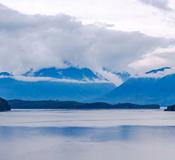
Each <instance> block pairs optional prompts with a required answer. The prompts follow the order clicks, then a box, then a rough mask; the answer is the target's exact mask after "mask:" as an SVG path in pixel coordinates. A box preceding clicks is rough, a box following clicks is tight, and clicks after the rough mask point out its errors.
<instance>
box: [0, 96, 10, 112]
mask: <svg viewBox="0 0 175 160" xmlns="http://www.w3.org/2000/svg"><path fill="white" fill-rule="evenodd" d="M10 110H11V107H10V105H9V104H8V101H6V100H5V99H3V98H0V112H4V111H10Z"/></svg>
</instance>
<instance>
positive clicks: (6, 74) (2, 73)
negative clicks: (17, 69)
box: [0, 72, 13, 77]
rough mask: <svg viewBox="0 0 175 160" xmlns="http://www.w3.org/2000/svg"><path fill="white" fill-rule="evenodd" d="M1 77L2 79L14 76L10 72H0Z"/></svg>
mask: <svg viewBox="0 0 175 160" xmlns="http://www.w3.org/2000/svg"><path fill="white" fill-rule="evenodd" d="M0 76H2V77H11V76H13V74H11V73H8V72H0Z"/></svg>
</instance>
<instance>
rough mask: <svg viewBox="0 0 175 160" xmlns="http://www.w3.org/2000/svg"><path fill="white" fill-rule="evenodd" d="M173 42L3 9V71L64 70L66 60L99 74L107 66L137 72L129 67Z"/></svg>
mask: <svg viewBox="0 0 175 160" xmlns="http://www.w3.org/2000/svg"><path fill="white" fill-rule="evenodd" d="M173 41H174V40H170V39H165V38H156V37H152V36H147V35H145V34H142V33H140V32H122V31H116V30H110V29H107V28H106V27H104V26H99V25H93V24H92V25H84V24H82V23H81V21H78V20H77V19H76V18H75V17H71V16H68V15H64V14H58V15H56V16H45V15H25V14H21V13H19V12H16V11H13V10H11V9H9V8H7V7H4V6H0V71H8V72H14V73H23V72H25V71H27V70H29V69H30V68H34V69H39V68H43V67H51V66H56V67H64V66H65V64H64V62H65V61H68V62H70V63H71V64H73V65H78V66H80V67H89V68H91V69H93V70H94V71H96V72H101V73H102V72H103V71H102V68H104V67H105V68H109V69H111V70H112V71H130V72H133V73H134V72H135V70H136V69H135V67H131V66H132V65H130V64H133V63H140V62H138V61H137V60H138V59H141V58H142V57H143V56H144V55H145V54H147V53H151V52H153V51H154V50H156V49H157V48H167V47H169V45H170V44H172V42H173ZM144 63H145V62H144ZM156 63H159V61H156ZM155 65H156V64H155ZM151 66H152V65H151ZM143 69H144V67H143Z"/></svg>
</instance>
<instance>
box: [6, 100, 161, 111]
mask: <svg viewBox="0 0 175 160" xmlns="http://www.w3.org/2000/svg"><path fill="white" fill-rule="evenodd" d="M9 104H10V106H11V108H12V109H160V106H159V105H137V104H131V103H119V104H109V103H103V102H96V103H80V102H75V101H53V100H50V101H23V100H10V101H9Z"/></svg>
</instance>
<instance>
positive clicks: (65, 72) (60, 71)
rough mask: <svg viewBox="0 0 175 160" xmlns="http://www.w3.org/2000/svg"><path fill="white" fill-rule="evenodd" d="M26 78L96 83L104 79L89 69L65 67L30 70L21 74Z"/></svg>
mask: <svg viewBox="0 0 175 160" xmlns="http://www.w3.org/2000/svg"><path fill="white" fill-rule="evenodd" d="M23 75H24V76H26V77H43V78H44V77H47V78H55V79H65V80H78V81H96V80H104V78H103V77H102V76H101V75H99V74H98V73H96V72H93V71H92V70H90V69H89V68H79V67H72V66H70V67H66V68H56V67H51V68H42V69H40V70H37V71H34V70H30V71H28V72H26V73H25V74H23Z"/></svg>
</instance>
